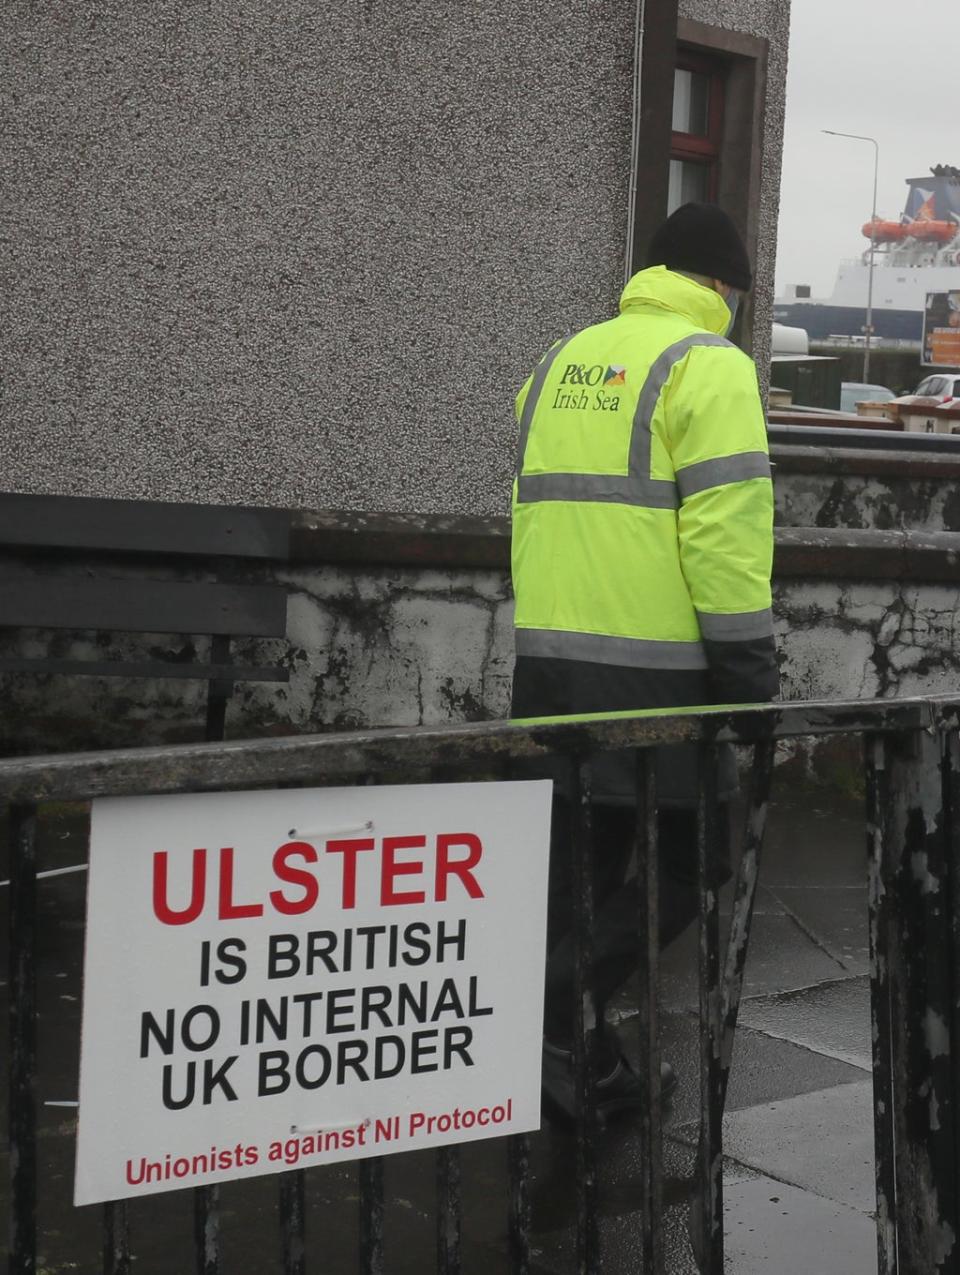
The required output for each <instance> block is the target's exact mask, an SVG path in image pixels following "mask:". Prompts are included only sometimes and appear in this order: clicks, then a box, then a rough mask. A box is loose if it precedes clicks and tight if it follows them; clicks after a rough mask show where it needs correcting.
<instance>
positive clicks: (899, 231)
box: [862, 217, 907, 243]
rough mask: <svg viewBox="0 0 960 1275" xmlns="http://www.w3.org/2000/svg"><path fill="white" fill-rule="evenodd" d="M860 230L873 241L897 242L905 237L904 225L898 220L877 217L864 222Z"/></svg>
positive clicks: (905, 229)
mask: <svg viewBox="0 0 960 1275" xmlns="http://www.w3.org/2000/svg"><path fill="white" fill-rule="evenodd" d="M862 230H863V233H864V234H865V235H866V237H867V238H868V239H872V240H873V242H874V243H898V242H899V241H900V240H901V239H906V237H907V228H906V226H902V225H901V224H900V222H899V221H881V220H880V218H879V217H877V218H876V219H875V220H874V221H867V222H864V224H863V227H862Z"/></svg>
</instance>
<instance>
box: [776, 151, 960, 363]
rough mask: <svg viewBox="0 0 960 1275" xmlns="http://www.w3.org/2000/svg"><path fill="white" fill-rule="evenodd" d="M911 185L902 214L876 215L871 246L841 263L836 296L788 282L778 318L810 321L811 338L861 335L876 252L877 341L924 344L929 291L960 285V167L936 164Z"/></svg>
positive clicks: (869, 230) (868, 232)
mask: <svg viewBox="0 0 960 1275" xmlns="http://www.w3.org/2000/svg"><path fill="white" fill-rule="evenodd" d="M907 187H908V193H907V202H906V205H905V207H904V210H903V213H902V214H901V217H900V220H899V221H883V220H881V219H880V218H879V217H877V218H876V219H875V220H871V221H868V222H866V224H865V225H864V226H863V228H862V231H863V234H864V236H865V237H866V238H867V239H868V240H870V246H869V247H868V248H866V250H865V251H864V253H863V256H862V257H860V258H857V259H856V260H852V261H844V262H842V263H841V264H840V268H839V270H838V272H837V279H836V283H835V284H834V285H833V292H832V293H831V294H830V296H829V297H811V296H810V289H809V288H808V287H807V288H805V287H803V286H793V287H791V288H788V289H787V295H786V296H784V297H781V298H778V299H777V300H775V301H774V308H773V317H774V321H775V322H777V323H784V324H788V325H789V326H791V327H797V328H804V329H806V331H807V334H808V335H809V337H810V338H811V340H825V339H828V338H830V337H845V338H851V337H854V338H859V339H860V340H862V339H863V334H864V331H865V326H866V322H867V284H868V274H869V268H870V253H871V251H872V252H873V254H874V270H873V341H874V342H875V343H878V344H883V343H885V342H886V343H901V342H909V343H911V344H914V343H915V344H916V345H918V346H919V343H920V339H921V335H922V331H923V312H924V306H925V303H926V295H927V293H928V292H950V291H954V290H956V289H958V288H960V169H957V168H954V167H952V166H951V165H949V164H937V165H936V166H935V167H934V168H932V169H931V170H930V176H929V177H911V178H908V180H907Z"/></svg>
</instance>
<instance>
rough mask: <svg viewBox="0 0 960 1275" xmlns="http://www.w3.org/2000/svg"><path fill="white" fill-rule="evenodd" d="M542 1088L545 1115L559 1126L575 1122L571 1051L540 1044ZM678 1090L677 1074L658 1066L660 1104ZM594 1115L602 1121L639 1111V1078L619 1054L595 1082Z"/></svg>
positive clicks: (574, 1093) (575, 1107) (575, 1099)
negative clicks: (553, 1119)
mask: <svg viewBox="0 0 960 1275" xmlns="http://www.w3.org/2000/svg"><path fill="white" fill-rule="evenodd" d="M542 1088H543V1098H544V1106H545V1108H546V1110H547V1112H548V1114H550V1115H552V1116H553V1117H554V1118H555V1119H558V1120H560V1121H561V1122H562V1123H566V1124H572V1123H573V1122H574V1121H575V1120H576V1114H577V1096H576V1086H575V1084H574V1068H573V1051H572V1050H570V1049H560V1048H559V1047H558V1046H556V1045H551V1044H550V1042H549V1041H548V1040H545V1041H544V1042H543V1072H542ZM676 1088H677V1073H676V1072H675V1071H674V1069H673V1068H672V1067H671V1066H670V1064H669V1063H668V1062H662V1063H661V1064H660V1102H661V1104H664V1103H667V1102H669V1101H670V1098H671V1097H672V1095H673V1093H674V1091H675V1090H676ZM596 1099H597V1115H598V1116H599V1117H600V1119H601V1120H606V1119H608V1118H609V1117H610V1116H614V1115H618V1114H620V1113H621V1112H623V1111H635V1110H637V1109H638V1108H639V1107H640V1103H641V1096H640V1077H639V1076H638V1075H637V1073H636V1072H635V1071H634V1070H633V1068H632V1067H631V1066H630V1063H629V1062H628V1061H627V1059H626V1058H625V1057H624V1056H623V1055H622V1054H620V1055H619V1056H618V1057H617V1058H616V1059H615V1060H614V1061H613V1064H612V1066H610V1069H609V1070H608V1071H605V1074H604V1075H603V1076H602V1077H601V1078H600V1079H599V1080H598V1081H597V1087H596Z"/></svg>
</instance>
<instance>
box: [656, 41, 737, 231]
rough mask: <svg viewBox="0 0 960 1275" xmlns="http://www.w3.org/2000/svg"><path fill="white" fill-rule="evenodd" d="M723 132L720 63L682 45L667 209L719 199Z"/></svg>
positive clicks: (675, 81)
mask: <svg viewBox="0 0 960 1275" xmlns="http://www.w3.org/2000/svg"><path fill="white" fill-rule="evenodd" d="M722 132H723V68H722V65H721V64H720V63H718V62H715V61H714V60H713V59H711V58H707V57H702V56H701V55H699V54H697V53H688V52H686V51H684V50H681V51H680V52H679V53H678V54H677V65H676V69H675V70H674V73H673V133H672V137H671V142H670V186H669V191H668V196H667V202H668V209H667V211H668V212H673V211H674V210H675V209H677V208H679V207H680V205H681V204H686V203H690V202H691V201H694V202H696V203H705V202H711V201H713V200H715V199H716V197H717V186H718V169H719V163H720V139H721V135H722Z"/></svg>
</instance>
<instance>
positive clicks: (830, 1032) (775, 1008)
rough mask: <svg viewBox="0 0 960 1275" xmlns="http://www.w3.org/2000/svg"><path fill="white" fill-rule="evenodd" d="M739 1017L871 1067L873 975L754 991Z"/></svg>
mask: <svg viewBox="0 0 960 1275" xmlns="http://www.w3.org/2000/svg"><path fill="white" fill-rule="evenodd" d="M739 1022H740V1024H741V1026H743V1027H752V1028H754V1029H755V1030H757V1031H762V1032H765V1033H766V1034H767V1035H768V1036H775V1037H777V1038H778V1039H780V1040H789V1041H792V1042H793V1043H794V1044H798V1045H804V1046H806V1048H808V1049H813V1050H816V1051H817V1052H818V1053H821V1054H826V1055H827V1056H828V1057H831V1058H837V1059H839V1060H840V1061H842V1062H847V1063H850V1064H851V1065H853V1066H855V1067H861V1068H863V1069H864V1070H866V1071H870V1070H871V1069H872V1065H873V1064H872V1050H871V1027H870V979H869V978H868V977H866V976H864V975H860V976H857V977H855V978H843V979H836V980H833V981H830V982H825V983H821V984H819V985H818V986H815V987H805V988H801V989H799V990H797V991H789V992H781V993H778V994H776V995H774V996H752V997H748V998H746V999H744V1000H743V1002H742V1003H741V1005H740V1018H739Z"/></svg>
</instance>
